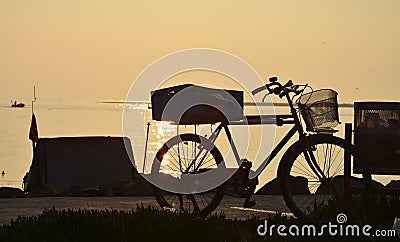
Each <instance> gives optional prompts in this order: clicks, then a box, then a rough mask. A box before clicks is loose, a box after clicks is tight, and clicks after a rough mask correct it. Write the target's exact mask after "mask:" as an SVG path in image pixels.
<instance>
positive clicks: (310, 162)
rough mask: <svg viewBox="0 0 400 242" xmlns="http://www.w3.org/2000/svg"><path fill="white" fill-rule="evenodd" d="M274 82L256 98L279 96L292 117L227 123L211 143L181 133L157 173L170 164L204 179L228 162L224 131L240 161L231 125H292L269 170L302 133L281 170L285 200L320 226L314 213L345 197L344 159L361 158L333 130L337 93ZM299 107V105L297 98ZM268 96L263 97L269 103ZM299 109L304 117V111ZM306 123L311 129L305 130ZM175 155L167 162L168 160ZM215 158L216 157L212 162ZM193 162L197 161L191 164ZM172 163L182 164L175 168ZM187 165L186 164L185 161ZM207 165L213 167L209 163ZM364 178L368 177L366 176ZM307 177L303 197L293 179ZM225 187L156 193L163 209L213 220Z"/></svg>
mask: <svg viewBox="0 0 400 242" xmlns="http://www.w3.org/2000/svg"><path fill="white" fill-rule="evenodd" d="M269 81H270V82H269V83H268V84H265V85H263V86H261V87H259V88H257V89H255V90H254V91H253V92H252V94H253V95H256V94H258V93H260V92H263V91H267V94H266V96H267V95H271V94H273V95H277V96H279V97H280V98H285V99H286V101H287V104H288V106H289V108H290V114H278V115H259V116H246V118H245V121H234V122H229V121H228V120H226V119H221V120H220V123H219V125H218V127H217V128H216V129H215V130H214V131H213V132H212V134H211V135H210V136H209V137H208V138H206V137H203V136H200V135H197V134H180V135H177V136H175V137H173V138H171V139H170V140H168V141H167V142H166V143H165V144H164V145H163V146H162V147H161V148H160V150H159V151H158V152H157V154H156V159H155V162H153V167H152V171H153V172H158V171H159V170H160V168H161V167H162V166H164V165H165V164H166V163H167V162H168V166H165V167H164V169H171V170H174V171H175V172H178V173H185V174H198V173H202V172H207V171H208V170H209V169H213V168H215V167H217V166H218V165H219V164H221V162H223V157H222V155H221V152H220V151H219V150H218V148H217V147H216V146H215V145H214V144H215V141H216V139H217V137H218V136H219V134H220V133H221V131H222V130H224V131H225V134H226V136H227V138H228V140H229V143H230V146H231V148H232V150H233V152H234V154H235V156H236V159H237V162H238V163H240V162H242V161H243V160H240V158H239V157H238V155H236V154H237V149H236V147H235V145H234V142H233V140H232V135H231V132H230V130H229V126H230V125H277V126H283V125H292V128H291V129H290V130H289V131H288V132H287V134H286V135H285V136H284V137H283V138H282V139H281V140H280V142H279V143H278V144H277V145H276V146H275V148H274V149H273V150H272V152H271V153H270V155H269V159H268V161H267V162H266V163H265V164H264V167H263V168H262V169H265V167H267V166H268V165H269V164H270V163H271V161H272V160H273V159H274V158H275V157H276V156H277V154H278V153H279V152H280V151H281V150H282V149H283V147H284V146H285V145H286V144H287V143H288V142H289V140H291V139H292V137H293V136H295V134H298V140H297V141H296V142H294V143H293V144H292V145H291V146H290V147H289V148H288V149H287V150H286V152H285V153H284V154H283V156H282V158H281V161H280V163H279V166H278V170H277V178H278V181H279V183H280V188H281V191H282V195H283V197H284V200H285V202H286V204H287V206H288V208H289V209H290V210H291V211H292V212H293V214H294V215H295V216H296V217H298V218H300V219H302V220H304V221H308V222H315V221H320V220H321V219H322V218H321V217H320V215H318V213H313V211H314V210H315V209H317V208H320V207H324V206H327V205H328V203H329V201H330V200H332V199H335V198H337V197H340V195H341V188H342V187H341V186H340V185H338V184H339V183H340V182H338V180H340V179H341V178H342V177H343V176H342V174H343V163H344V158H345V157H348V158H350V159H356V158H357V156H358V155H357V152H356V150H355V148H354V146H353V145H351V144H350V143H348V142H347V141H345V140H344V139H342V138H339V137H336V136H334V135H333V134H334V133H335V132H336V130H335V129H333V128H334V127H335V126H336V125H338V124H339V115H338V104H337V93H336V92H335V91H333V90H331V89H321V90H316V91H313V90H312V89H311V90H312V91H311V92H308V93H304V91H305V90H306V89H307V88H310V87H309V86H308V85H295V84H293V82H292V81H291V80H289V81H288V82H287V83H286V84H284V85H282V84H281V83H280V82H279V81H278V79H277V78H276V77H272V78H270V79H269ZM297 96H298V99H297V101H296V103H297V105H298V108H296V107H295V105H294V101H293V100H294V98H295V97H297ZM264 99H265V97H264V98H263V101H264ZM298 110H299V112H298ZM302 118H303V120H304V123H305V126H306V130H304V128H303V124H302V121H301V120H302ZM180 150H185V152H186V153H185V159H183V158H182V159H181V157H180V156H183V154H181V153H180ZM167 153H168V154H169V155H168V156H173V155H175V156H176V157H174V159H169V161H166V162H164V163H165V164H164V163H163V161H164V160H165V159H164V156H165V155H166V154H167ZM210 156H211V158H210ZM188 157H191V159H188ZM171 161H175V162H176V164H174V166H172V165H171V164H170V163H171ZM183 161H184V162H183ZM204 161H207V162H204ZM362 175H363V176H364V175H365V174H362ZM296 176H302V177H305V178H307V182H308V186H307V187H308V191H307V192H306V193H305V194H297V192H296V191H294V189H293V191H292V185H293V184H291V183H292V182H291V178H292V177H296ZM225 185H226V184H222V185H221V186H219V187H216V188H215V189H212V190H210V191H207V192H203V193H195V194H187V195H185V194H176V193H171V192H166V191H163V190H162V189H159V188H156V189H155V196H156V200H157V202H158V203H159V204H160V206H161V207H168V208H171V207H176V205H177V204H179V209H180V210H183V211H187V212H191V213H192V212H193V213H197V214H199V215H200V216H207V215H208V214H210V213H211V212H212V211H214V209H215V208H216V207H217V206H218V204H219V203H220V201H221V200H222V197H223V195H224V190H225Z"/></svg>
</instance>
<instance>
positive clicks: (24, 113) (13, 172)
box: [0, 99, 399, 188]
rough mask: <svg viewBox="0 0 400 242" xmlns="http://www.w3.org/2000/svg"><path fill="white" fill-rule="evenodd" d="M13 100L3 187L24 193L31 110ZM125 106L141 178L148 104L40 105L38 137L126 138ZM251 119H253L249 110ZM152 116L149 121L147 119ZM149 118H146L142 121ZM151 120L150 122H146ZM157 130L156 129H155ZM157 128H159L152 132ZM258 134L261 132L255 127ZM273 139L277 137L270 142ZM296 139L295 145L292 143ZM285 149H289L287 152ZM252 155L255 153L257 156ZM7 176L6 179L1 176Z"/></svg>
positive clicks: (4, 125) (6, 108) (0, 142)
mask: <svg viewBox="0 0 400 242" xmlns="http://www.w3.org/2000/svg"><path fill="white" fill-rule="evenodd" d="M8 102H9V101H8V100H0V186H10V187H19V188H20V187H21V186H22V179H23V177H24V175H25V174H26V172H28V171H29V167H30V165H31V162H32V155H33V151H32V142H31V141H30V140H29V139H28V134H29V128H30V123H31V116H32V107H31V104H28V105H27V106H26V107H25V108H11V105H10V104H8ZM125 105H130V110H132V111H133V112H136V113H137V117H138V118H137V120H132V121H131V122H133V123H132V124H131V126H132V128H133V129H134V132H133V133H134V135H133V137H130V138H131V142H132V144H133V148H134V156H135V159H136V165H137V166H138V167H137V169H138V170H139V171H140V172H142V171H145V170H146V169H148V168H145V167H144V166H143V157H144V148H145V147H144V142H143V141H144V140H145V137H144V134H145V133H146V132H145V128H146V124H145V123H146V122H148V121H151V116H150V115H149V114H150V112H149V110H147V104H146V103H141V104H140V103H135V104H124V103H123V102H118V101H115V102H114V101H104V100H79V101H78V100H74V101H71V100H59V99H46V100H37V101H36V103H35V104H34V113H35V115H36V119H37V126H38V132H39V137H65V136H123V135H124V134H123V130H122V120H123V118H122V115H123V110H124V107H125ZM245 110H246V114H249V113H252V110H251V108H249V107H246V108H245ZM275 111H276V113H281V114H288V113H289V108H288V107H276V108H275ZM339 113H340V121H341V122H342V124H340V125H339V126H338V127H337V129H338V130H339V132H338V133H337V134H336V135H337V136H340V137H344V123H352V122H353V108H340V109H339ZM145 115H147V116H145ZM143 117H145V118H143ZM146 117H147V118H146ZM152 125H153V124H152ZM151 127H156V126H151ZM251 129H253V131H255V132H257V127H251ZM289 129H290V127H289V126H284V127H277V129H276V137H275V139H274V140H273V142H275V144H276V143H277V142H279V140H280V139H281V138H282V137H283V136H284V135H285V133H286V132H287V131H288V130H289ZM150 138H152V139H153V140H154V139H155V140H156V144H155V147H156V148H157V147H160V146H161V145H162V143H163V140H157V137H150ZM269 138H272V139H273V137H269ZM293 141H295V138H294V139H292V142H293ZM258 142H259V141H258V140H256V141H252V140H250V143H249V146H250V148H249V150H248V151H247V152H248V153H247V154H243V157H242V158H245V156H246V158H250V159H251V158H252V157H254V156H255V154H253V153H254V152H256V151H254V150H252V149H251V147H255V146H257V145H258ZM285 149H286V148H285ZM285 149H284V150H282V151H281V153H280V154H279V155H278V156H277V157H276V158H275V159H274V160H273V161H272V162H271V164H270V165H269V166H268V167H267V168H266V169H265V170H264V171H263V172H262V173H261V175H260V185H262V184H265V183H266V182H267V181H270V180H272V179H273V178H275V177H276V169H277V166H278V164H279V160H280V157H281V155H282V154H283V153H284V151H285ZM252 152H253V153H252ZM152 155H153V156H154V152H148V153H147V156H148V157H147V160H152V157H151V156H152ZM2 171H4V172H5V174H4V176H2V175H1V172H2ZM376 179H377V180H379V181H381V182H382V183H384V184H385V183H387V182H389V181H390V180H392V179H399V178H398V177H397V176H379V177H378V176H377V177H376Z"/></svg>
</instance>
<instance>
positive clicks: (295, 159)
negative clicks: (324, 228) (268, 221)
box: [278, 134, 368, 222]
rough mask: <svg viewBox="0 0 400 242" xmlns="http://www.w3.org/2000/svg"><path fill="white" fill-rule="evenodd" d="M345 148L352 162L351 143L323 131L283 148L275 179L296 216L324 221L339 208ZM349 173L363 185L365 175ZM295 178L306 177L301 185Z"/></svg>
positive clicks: (302, 178)
mask: <svg viewBox="0 0 400 242" xmlns="http://www.w3.org/2000/svg"><path fill="white" fill-rule="evenodd" d="M345 152H346V154H349V157H350V159H351V164H353V159H354V158H356V157H357V154H356V151H355V148H354V146H352V145H351V144H348V143H347V142H346V141H345V140H344V139H341V138H338V137H334V136H332V135H327V134H318V135H312V136H308V137H306V138H305V139H304V140H303V141H302V142H301V141H297V142H296V143H295V144H293V145H292V146H291V147H289V149H288V150H287V151H286V152H285V154H284V156H283V157H282V160H281V163H280V164H279V168H278V179H279V181H280V186H281V189H282V193H283V196H284V199H285V202H286V204H287V206H288V208H289V209H290V210H291V211H292V212H293V214H294V215H295V216H296V217H298V218H300V219H302V220H303V221H306V222H324V221H332V220H333V219H334V218H335V217H332V216H336V215H337V214H338V213H341V212H343V205H344V204H343V200H342V198H343V196H342V195H343V184H344V157H345V156H344V155H345ZM310 160H313V161H314V162H310ZM351 170H352V169H351ZM351 175H352V178H351V180H352V181H351V182H352V183H353V184H354V183H355V184H356V186H358V187H359V188H360V189H359V190H360V191H362V190H363V189H365V187H366V183H367V180H368V179H367V175H365V174H357V175H356V174H351ZM299 180H302V181H305V180H306V182H303V183H302V184H303V187H302V188H301V187H300V188H299V184H298V183H297V184H296V181H299ZM304 184H307V185H306V186H305V185H304ZM353 212H356V211H353ZM359 212H361V210H360V211H359Z"/></svg>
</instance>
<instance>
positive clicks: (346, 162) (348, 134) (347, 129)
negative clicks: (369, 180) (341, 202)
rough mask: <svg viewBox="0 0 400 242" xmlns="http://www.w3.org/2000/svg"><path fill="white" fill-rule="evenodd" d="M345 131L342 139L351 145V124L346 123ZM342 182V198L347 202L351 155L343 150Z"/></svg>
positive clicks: (348, 197) (349, 194) (349, 189)
mask: <svg viewBox="0 0 400 242" xmlns="http://www.w3.org/2000/svg"><path fill="white" fill-rule="evenodd" d="M344 127H345V129H344V130H345V131H344V139H345V140H346V142H347V143H348V144H351V142H352V130H351V129H352V125H351V123H346V124H345V126H344ZM343 173H344V181H343V186H344V187H343V191H344V198H345V200H347V201H349V199H350V197H351V187H350V186H351V184H350V178H351V154H349V152H348V151H346V150H345V152H344V171H343Z"/></svg>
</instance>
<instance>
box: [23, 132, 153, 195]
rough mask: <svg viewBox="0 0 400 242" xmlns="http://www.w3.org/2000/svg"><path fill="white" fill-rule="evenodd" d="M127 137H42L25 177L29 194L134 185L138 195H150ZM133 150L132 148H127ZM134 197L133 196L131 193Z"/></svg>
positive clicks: (25, 185)
mask: <svg viewBox="0 0 400 242" xmlns="http://www.w3.org/2000/svg"><path fill="white" fill-rule="evenodd" d="M125 143H126V144H127V145H128V147H130V145H131V143H130V140H129V139H128V138H126V137H62V138H40V139H39V140H38V143H37V145H36V149H35V154H34V157H33V160H32V164H31V167H30V170H29V172H28V173H27V175H26V176H25V178H24V189H25V191H27V192H32V191H38V190H40V189H43V188H50V189H66V188H69V187H78V188H79V189H82V190H83V189H93V188H96V187H97V188H98V187H107V186H108V187H110V185H111V184H114V185H115V184H128V183H130V184H131V187H132V186H133V187H135V188H136V190H137V193H138V194H134V195H145V194H143V193H150V192H151V191H143V189H147V190H149V187H150V186H149V185H148V184H145V183H146V181H145V180H144V179H143V178H142V177H141V176H140V175H139V174H138V172H137V171H136V169H135V168H134V166H133V165H132V163H131V161H130V158H129V157H131V158H132V159H133V154H132V153H131V152H130V154H128V153H127V151H126V149H125V145H124V144H125ZM128 150H130V151H131V150H132V149H128ZM130 195H133V194H130Z"/></svg>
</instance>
